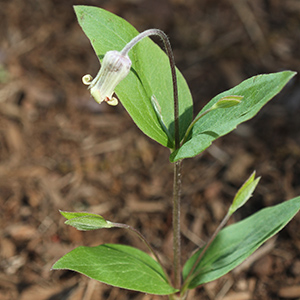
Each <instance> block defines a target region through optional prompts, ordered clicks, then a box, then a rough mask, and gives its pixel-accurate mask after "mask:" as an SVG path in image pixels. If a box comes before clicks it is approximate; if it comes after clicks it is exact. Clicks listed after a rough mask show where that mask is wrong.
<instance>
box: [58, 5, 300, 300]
mask: <svg viewBox="0 0 300 300" xmlns="http://www.w3.org/2000/svg"><path fill="white" fill-rule="evenodd" d="M75 12H76V14H77V17H78V21H79V23H80V25H81V27H82V28H83V30H84V32H85V33H86V35H87V36H88V38H89V39H90V41H91V43H92V46H93V47H94V50H95V52H96V54H97V56H98V57H99V59H100V61H101V62H102V66H101V68H100V71H99V73H98V75H97V76H96V77H95V79H92V77H91V76H90V75H85V76H84V77H83V82H84V83H85V84H87V85H89V88H90V91H91V94H92V96H93V97H94V99H95V100H96V101H97V102H98V103H101V102H107V103H108V104H110V105H117V104H118V100H117V98H116V97H115V96H114V92H116V93H117V95H118V98H119V100H120V101H121V103H122V104H123V106H124V107H125V109H126V110H127V111H128V113H129V114H130V116H131V117H132V119H133V120H134V122H135V123H136V125H137V126H138V127H139V128H140V129H141V130H142V131H143V132H144V133H145V134H146V135H148V136H149V137H150V138H152V139H154V140H155V141H157V142H158V143H160V144H161V145H162V146H164V147H166V148H169V149H170V152H171V154H170V161H171V163H173V165H174V190H173V270H172V272H171V273H172V274H171V275H170V274H169V272H168V270H166V269H165V268H164V266H163V264H162V262H161V261H160V259H159V256H158V255H157V253H156V251H155V249H153V247H152V246H151V244H150V243H149V242H148V241H147V240H146V239H145V237H144V236H143V235H142V233H140V232H139V231H138V230H136V229H135V228H133V227H131V226H129V225H127V224H120V223H115V222H112V221H108V220H105V219H104V218H103V217H102V216H100V215H96V214H92V213H86V212H65V211H61V214H62V215H63V216H64V217H65V218H66V219H67V221H66V224H68V225H71V226H73V227H75V228H77V229H78V230H96V229H101V228H113V227H117V228H123V229H127V230H129V231H130V232H132V233H134V234H135V235H136V236H137V237H138V238H140V239H141V240H142V241H143V242H144V243H145V245H146V246H147V248H148V249H149V252H150V253H151V255H152V256H149V255H148V254H147V253H145V252H143V251H141V250H139V249H136V248H133V247H130V246H125V245H118V244H102V245H99V246H97V247H78V248H76V249H74V250H72V251H71V252H69V253H68V254H66V255H65V256H63V257H62V258H61V259H59V260H58V261H57V262H56V263H55V264H54V266H53V269H69V270H74V271H77V272H80V273H82V274H85V275H87V276H89V277H91V278H93V279H96V280H98V281H101V282H104V283H107V284H110V285H113V286H117V287H121V288H126V289H130V290H136V291H140V292H144V293H150V294H157V295H168V297H169V299H186V297H187V295H188V291H189V290H190V289H193V288H195V287H197V286H199V285H202V284H204V283H207V282H210V281H212V280H215V279H217V278H219V277H221V276H223V275H224V274H226V273H228V272H229V271H231V270H232V269H233V268H235V267H236V266H237V265H239V264H240V263H241V262H243V261H244V260H245V259H246V258H247V257H248V256H249V255H250V254H252V253H253V252H254V251H255V250H256V249H257V248H258V247H259V246H260V245H262V244H263V243H264V242H265V241H266V240H267V239H269V238H270V237H272V236H273V235H274V234H276V233H277V232H278V231H280V230H281V229H282V228H283V227H284V226H285V225H286V224H287V223H288V222H289V221H290V220H291V219H292V218H293V216H294V215H295V214H296V213H297V212H298V211H299V209H300V197H296V198H294V199H291V200H289V201H285V202H283V203H281V204H278V205H276V206H273V207H269V208H265V209H263V210H261V211H259V212H257V213H255V214H254V215H252V216H250V217H248V218H246V219H244V220H242V221H240V222H238V223H235V224H233V225H230V226H228V227H226V228H225V229H223V227H224V226H225V225H226V223H227V221H228V219H229V218H230V216H231V215H232V214H233V213H234V212H235V211H236V210H237V209H239V208H240V207H241V206H242V205H244V204H245V203H246V202H247V201H248V200H249V198H250V197H251V196H252V193H253V192H254V190H255V188H256V186H257V184H258V182H259V177H256V174H255V172H253V173H252V174H251V175H250V177H249V178H248V179H247V180H246V182H245V183H244V184H243V185H242V187H241V188H240V189H239V190H238V191H237V193H236V196H235V197H234V199H233V202H232V204H231V206H230V207H229V208H228V211H227V213H224V219H223V221H222V222H221V224H220V225H219V226H218V227H217V229H216V231H215V232H214V233H212V236H211V238H210V239H209V240H208V241H207V243H206V245H205V246H204V247H203V248H200V249H198V250H197V251H196V252H195V253H194V254H193V255H191V257H190V258H189V259H188V260H187V261H186V262H185V263H184V265H183V268H182V263H181V237H180V187H181V178H180V176H181V175H180V168H181V163H182V160H183V159H185V158H189V157H194V156H196V155H198V154H199V153H201V152H203V151H204V150H205V149H206V148H208V147H209V146H210V145H211V143H212V142H213V141H214V140H216V139H217V138H219V137H220V136H223V135H225V134H227V133H229V132H230V131H232V130H234V129H235V128H236V126H237V125H239V124H240V123H242V122H245V121H247V120H249V119H250V118H252V117H253V116H255V114H257V113H258V111H259V110H260V109H261V108H262V107H263V106H264V105H265V104H266V103H267V102H268V101H269V100H271V99H272V98H273V97H274V96H275V95H276V94H278V93H279V92H280V91H281V89H282V88H283V87H284V86H285V85H286V83H287V82H288V81H289V80H290V79H291V78H292V77H293V76H294V75H295V72H291V71H284V72H280V73H274V74H268V75H258V76H255V77H252V78H250V79H247V80H245V81H244V82H242V83H240V84H239V85H238V86H236V87H234V88H232V89H230V90H229V91H225V92H223V93H221V94H220V95H217V96H216V97H214V98H213V99H212V100H211V101H210V102H209V103H208V104H207V105H206V106H205V107H204V108H203V109H202V110H201V111H200V112H199V113H198V114H197V116H196V117H195V118H194V119H193V101H192V97H191V94H190V91H189V88H188V86H187V84H186V81H185V79H184V77H183V76H182V74H181V73H180V72H179V70H177V69H176V67H175V62H174V57H173V54H172V50H171V46H170V43H169V40H168V38H167V36H166V34H165V33H163V32H162V31H161V30H158V29H150V30H146V31H144V32H142V33H140V34H139V33H138V32H137V31H136V30H135V29H134V28H133V27H132V26H131V25H130V24H128V23H127V22H126V21H125V20H123V19H121V18H119V17H117V16H115V15H113V14H112V13H109V12H107V11H105V10H103V9H100V8H95V7H89V6H76V7H75ZM151 35H158V36H160V37H161V39H162V40H163V42H164V46H165V50H166V53H167V55H166V54H165V53H164V52H163V51H162V50H161V49H160V48H159V47H158V46H157V45H156V44H155V43H154V42H153V41H152V40H150V39H149V38H148V37H149V36H151Z"/></svg>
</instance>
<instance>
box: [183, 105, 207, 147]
mask: <svg viewBox="0 0 300 300" xmlns="http://www.w3.org/2000/svg"><path fill="white" fill-rule="evenodd" d="M210 111H211V109H210V108H209V109H207V110H206V111H204V112H203V113H202V114H201V115H199V116H198V117H197V118H195V119H194V121H193V122H192V123H191V124H190V126H189V127H188V129H187V131H186V132H185V135H184V137H183V139H182V141H181V145H183V144H184V143H185V142H186V141H187V139H188V137H189V134H190V132H191V130H192V129H193V127H194V125H195V124H196V122H197V121H198V120H199V119H201V118H202V117H204V116H205V115H206V114H208V113H209V112H210Z"/></svg>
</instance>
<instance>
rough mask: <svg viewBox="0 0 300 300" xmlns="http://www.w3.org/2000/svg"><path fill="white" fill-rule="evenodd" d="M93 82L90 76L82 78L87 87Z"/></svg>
mask: <svg viewBox="0 0 300 300" xmlns="http://www.w3.org/2000/svg"><path fill="white" fill-rule="evenodd" d="M92 81H93V77H92V76H91V75H90V74H86V75H84V76H83V77H82V82H83V84H85V85H90V84H91V83H92Z"/></svg>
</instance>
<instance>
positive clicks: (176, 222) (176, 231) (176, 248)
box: [173, 160, 182, 289]
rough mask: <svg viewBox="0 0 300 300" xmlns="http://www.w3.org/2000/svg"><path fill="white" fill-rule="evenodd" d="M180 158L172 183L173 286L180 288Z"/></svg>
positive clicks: (176, 163)
mask: <svg viewBox="0 0 300 300" xmlns="http://www.w3.org/2000/svg"><path fill="white" fill-rule="evenodd" d="M181 162H182V161H181V160H179V161H176V162H175V163H174V185H173V253H174V257H173V261H174V282H175V288H177V289H180V288H181V238H180V196H181Z"/></svg>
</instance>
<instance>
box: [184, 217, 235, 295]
mask: <svg viewBox="0 0 300 300" xmlns="http://www.w3.org/2000/svg"><path fill="white" fill-rule="evenodd" d="M230 216H231V214H230V213H229V211H228V213H227V214H226V216H225V217H224V219H223V220H222V222H221V223H220V224H219V226H218V227H217V229H216V230H215V232H214V233H213V235H212V236H211V237H210V239H209V240H208V242H207V244H206V245H205V247H204V248H203V250H202V252H201V253H200V255H199V256H198V258H197V260H196V261H195V263H194V265H193V267H192V269H191V270H190V272H189V274H188V275H187V277H186V279H185V281H184V283H183V288H182V292H184V291H185V290H186V289H187V285H188V284H189V279H190V277H191V276H192V275H193V272H194V271H195V269H196V268H197V266H198V264H199V262H200V261H201V259H202V258H203V256H204V254H205V253H206V251H207V249H208V247H209V246H210V245H211V243H212V242H213V241H214V239H215V238H216V236H217V234H218V233H219V232H220V230H221V229H222V228H223V227H224V226H225V225H226V223H227V221H228V219H229V218H230Z"/></svg>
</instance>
